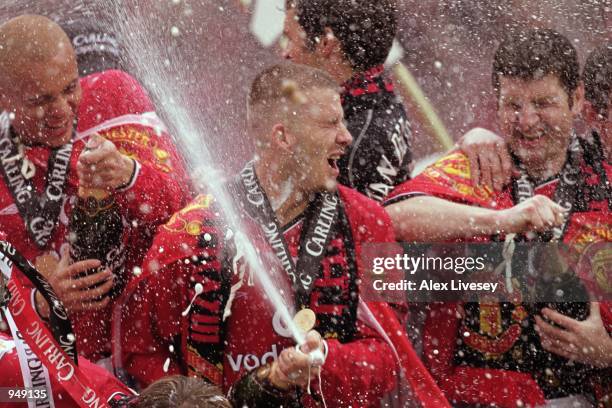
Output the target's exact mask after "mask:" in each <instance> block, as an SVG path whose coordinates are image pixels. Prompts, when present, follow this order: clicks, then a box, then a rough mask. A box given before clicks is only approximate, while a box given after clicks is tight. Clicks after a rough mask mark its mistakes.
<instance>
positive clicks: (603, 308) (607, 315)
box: [599, 302, 612, 333]
mask: <svg viewBox="0 0 612 408" xmlns="http://www.w3.org/2000/svg"><path fill="white" fill-rule="evenodd" d="M599 311H600V313H601V320H603V324H604V327H605V328H606V330H607V332H608V333H612V302H599Z"/></svg>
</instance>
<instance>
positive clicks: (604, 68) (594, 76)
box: [582, 43, 612, 115]
mask: <svg viewBox="0 0 612 408" xmlns="http://www.w3.org/2000/svg"><path fill="white" fill-rule="evenodd" d="M582 76H583V81H584V96H585V98H586V100H587V101H589V102H590V103H591V104H592V105H593V107H594V108H595V109H596V110H597V112H599V113H600V114H602V115H603V114H605V112H606V110H607V109H608V108H609V107H610V103H611V102H612V100H611V99H610V98H611V94H612V43H608V44H604V45H603V46H601V47H598V48H596V49H595V50H593V51H592V52H591V54H589V56H588V58H587V60H586V63H585V65H584V72H583V75H582Z"/></svg>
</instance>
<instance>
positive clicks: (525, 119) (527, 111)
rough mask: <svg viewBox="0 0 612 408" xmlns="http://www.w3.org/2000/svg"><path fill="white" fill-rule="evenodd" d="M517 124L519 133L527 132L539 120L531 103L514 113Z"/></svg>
mask: <svg viewBox="0 0 612 408" xmlns="http://www.w3.org/2000/svg"><path fill="white" fill-rule="evenodd" d="M516 115H517V122H518V125H519V127H520V130H521V131H528V130H529V129H531V128H533V127H534V126H535V125H536V124H537V123H538V121H539V120H540V116H539V113H538V111H537V109H535V107H534V106H533V104H531V103H526V104H525V105H523V106H522V107H521V108H520V109H518V110H517V112H516Z"/></svg>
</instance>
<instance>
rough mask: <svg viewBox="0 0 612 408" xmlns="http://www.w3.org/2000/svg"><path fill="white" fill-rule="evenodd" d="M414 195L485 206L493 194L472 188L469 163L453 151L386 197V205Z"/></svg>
mask: <svg viewBox="0 0 612 408" xmlns="http://www.w3.org/2000/svg"><path fill="white" fill-rule="evenodd" d="M416 195H430V196H436V197H440V198H444V199H448V200H451V201H461V202H468V203H473V204H478V205H484V203H486V202H488V201H489V200H491V199H492V198H493V191H492V190H490V189H489V188H487V187H482V186H478V185H474V183H473V181H472V174H471V170H470V161H469V160H468V158H467V156H466V155H465V154H464V153H463V152H461V151H458V150H457V151H453V152H451V153H449V154H447V155H445V156H443V157H442V158H440V159H438V160H437V161H435V162H434V163H433V164H431V165H429V166H428V167H426V168H425V169H424V170H423V171H422V172H421V173H419V174H418V175H417V176H416V177H414V178H413V179H411V180H408V181H406V182H404V183H402V184H400V185H399V186H398V187H396V189H395V190H393V191H392V192H391V194H389V196H388V197H387V200H386V202H385V204H386V205H389V204H392V203H394V202H397V201H401V199H403V198H408V197H410V196H416Z"/></svg>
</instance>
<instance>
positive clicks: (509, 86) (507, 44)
mask: <svg viewBox="0 0 612 408" xmlns="http://www.w3.org/2000/svg"><path fill="white" fill-rule="evenodd" d="M492 79H493V87H494V89H495V92H496V93H497V97H498V106H497V118H498V125H499V128H500V129H501V131H502V134H503V136H504V138H505V140H506V142H507V144H508V146H509V150H510V152H511V154H512V156H513V160H514V165H515V166H516V168H517V174H516V175H515V176H514V177H513V179H512V182H511V183H510V185H508V186H507V187H505V188H504V189H503V190H502V191H501V192H499V193H496V192H494V191H492V189H490V188H487V187H482V186H479V185H475V184H474V183H473V181H472V177H471V171H472V168H471V167H470V161H469V159H468V158H467V156H466V155H464V154H462V153H454V154H451V155H449V156H446V157H444V158H442V159H440V160H439V161H438V162H437V163H435V164H434V165H432V166H430V167H429V168H427V169H426V170H425V171H424V172H423V173H422V174H420V175H419V176H417V177H416V178H415V179H413V180H412V181H409V182H407V183H405V184H403V185H402V186H400V187H398V188H397V189H396V190H395V191H394V192H392V193H391V194H390V196H389V198H388V200H387V209H388V211H389V214H390V216H391V218H392V220H393V224H394V227H395V230H396V233H397V234H398V236H399V238H400V239H403V240H406V241H424V242H432V241H447V240H467V241H473V240H477V241H482V242H487V241H492V240H495V239H499V238H500V236H501V237H503V236H507V235H508V234H516V237H517V239H519V240H523V241H525V240H534V242H550V241H554V242H563V243H564V244H566V245H567V247H568V248H569V250H570V251H571V252H572V254H576V253H584V249H585V248H588V247H589V246H591V245H593V246H595V247H596V246H597V245H602V244H604V245H605V243H606V241H607V242H609V240H610V230H611V225H610V221H611V217H610V212H609V203H608V200H607V199H606V197H608V194H607V193H606V189H607V188H609V187H608V185H609V179H608V177H607V176H606V175H605V174H603V173H601V172H599V171H598V170H597V169H596V167H597V165H593V164H594V160H593V157H592V156H590V149H589V148H588V147H587V145H586V144H585V143H584V142H583V141H580V139H578V137H577V135H576V133H575V132H574V129H573V122H574V119H575V118H576V116H577V115H578V113H579V112H581V109H582V103H583V90H582V88H581V86H580V83H579V66H578V61H577V56H576V50H575V49H574V47H573V46H572V44H571V43H570V42H569V41H568V40H567V39H566V38H565V37H563V36H562V35H561V34H559V33H557V32H556V31H553V30H546V29H541V30H530V31H525V32H519V33H514V34H513V35H511V36H509V37H508V38H506V39H505V40H504V41H502V43H501V44H500V45H499V47H498V49H497V51H496V53H495V56H494V61H493V75H492ZM549 261H550V259H549ZM540 272H541V271H540ZM593 272H595V271H582V270H580V271H579V273H580V274H583V273H586V275H589V276H588V277H589V278H590V279H594V278H593V277H592V276H591V275H592V273H593ZM581 276H583V275H581ZM524 289H525V288H523V290H524ZM540 313H541V311H540V310H538V309H536V308H535V306H534V305H527V304H524V303H522V301H521V298H520V296H519V298H518V299H517V300H516V301H513V302H508V303H503V304H502V303H492V304H491V303H465V304H462V305H455V304H434V305H431V311H430V313H429V316H428V318H427V321H426V322H425V326H424V334H423V336H424V340H423V342H424V352H425V359H426V361H427V363H428V364H429V367H430V369H431V371H432V374H433V375H434V377H436V379H437V380H438V382H439V384H440V386H441V387H442V389H443V390H444V391H445V392H446V395H447V397H448V398H449V400H451V401H453V402H454V403H456V404H458V405H461V404H493V405H496V406H500V407H516V406H517V401H519V400H520V401H521V402H522V403H523V404H525V405H527V406H539V405H543V404H545V403H546V402H547V401H548V402H550V404H551V405H550V406H571V404H574V405H573V406H590V405H589V400H590V399H591V397H592V393H593V388H592V387H591V385H590V380H591V379H592V378H593V377H595V376H594V374H593V366H588V365H587V366H584V365H580V364H568V361H567V359H564V358H562V357H558V356H555V355H553V354H551V353H549V352H547V351H545V349H544V348H543V347H542V345H541V344H540V343H539V339H538V337H537V335H536V334H535V315H538V314H540ZM545 313H546V312H545ZM547 317H548V315H547ZM499 384H503V385H504V386H503V387H500V386H499ZM554 404H567V405H554Z"/></svg>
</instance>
